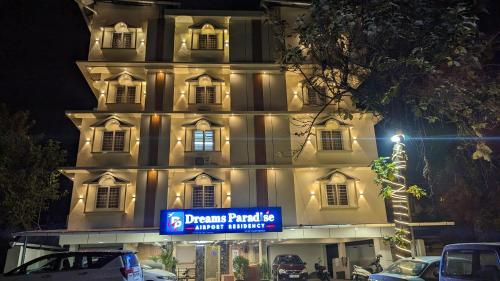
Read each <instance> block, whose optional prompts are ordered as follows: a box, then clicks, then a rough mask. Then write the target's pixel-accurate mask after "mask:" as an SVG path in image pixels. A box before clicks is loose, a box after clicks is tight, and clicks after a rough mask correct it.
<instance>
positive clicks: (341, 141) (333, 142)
mask: <svg viewBox="0 0 500 281" xmlns="http://www.w3.org/2000/svg"><path fill="white" fill-rule="evenodd" d="M314 127H315V129H316V145H317V150H318V151H351V150H352V140H351V132H350V125H349V124H347V123H345V122H342V121H340V120H338V119H336V118H334V117H332V116H328V117H326V118H324V119H323V120H321V121H319V122H317V123H316V124H315V125H314Z"/></svg>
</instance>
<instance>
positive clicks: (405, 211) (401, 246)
mask: <svg viewBox="0 0 500 281" xmlns="http://www.w3.org/2000/svg"><path fill="white" fill-rule="evenodd" d="M404 140H405V136H404V135H403V134H396V135H394V136H392V137H391V141H392V142H394V146H393V148H392V157H391V158H392V159H391V160H392V163H394V164H395V168H394V180H392V181H391V185H392V187H393V192H392V199H391V201H392V209H393V213H394V228H395V235H396V238H398V240H399V243H397V244H396V249H397V253H396V256H397V257H398V258H406V257H411V256H414V253H413V247H414V239H413V229H412V227H411V226H410V221H411V216H410V202H409V201H408V192H407V187H406V178H405V173H406V161H407V160H408V157H407V155H406V150H405V148H406V147H405V145H404V143H403V142H404Z"/></svg>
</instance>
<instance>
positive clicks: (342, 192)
mask: <svg viewBox="0 0 500 281" xmlns="http://www.w3.org/2000/svg"><path fill="white" fill-rule="evenodd" d="M326 202H327V204H328V205H329V206H348V205H349V201H348V199H347V185H345V184H327V185H326Z"/></svg>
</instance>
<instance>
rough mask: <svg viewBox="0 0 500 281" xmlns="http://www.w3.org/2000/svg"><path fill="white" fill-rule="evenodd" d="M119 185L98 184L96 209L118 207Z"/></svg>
mask: <svg viewBox="0 0 500 281" xmlns="http://www.w3.org/2000/svg"><path fill="white" fill-rule="evenodd" d="M120 194H121V187H120V186H98V187H97V196H96V204H95V207H96V209H118V208H119V207H120Z"/></svg>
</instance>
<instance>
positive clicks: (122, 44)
mask: <svg viewBox="0 0 500 281" xmlns="http://www.w3.org/2000/svg"><path fill="white" fill-rule="evenodd" d="M133 37H134V34H133V33H132V32H113V39H112V41H111V48H113V49H120V48H124V49H130V48H132V46H133V45H132V39H133Z"/></svg>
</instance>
